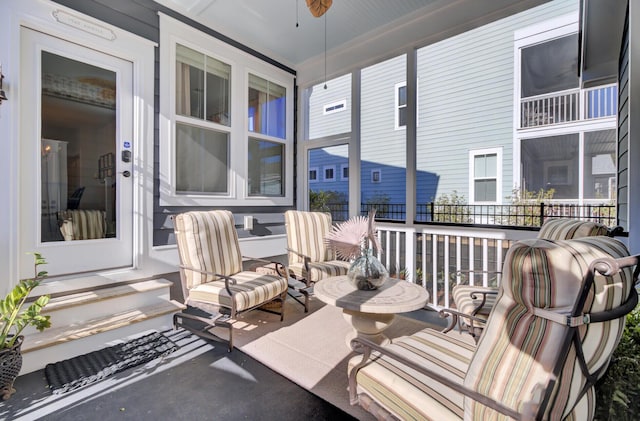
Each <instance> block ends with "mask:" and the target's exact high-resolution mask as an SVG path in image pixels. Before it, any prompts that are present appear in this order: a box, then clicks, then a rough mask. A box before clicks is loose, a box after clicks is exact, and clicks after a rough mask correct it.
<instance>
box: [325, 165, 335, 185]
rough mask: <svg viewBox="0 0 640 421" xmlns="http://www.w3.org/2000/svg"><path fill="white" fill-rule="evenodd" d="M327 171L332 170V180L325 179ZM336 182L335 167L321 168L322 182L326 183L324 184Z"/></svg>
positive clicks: (326, 166)
mask: <svg viewBox="0 0 640 421" xmlns="http://www.w3.org/2000/svg"><path fill="white" fill-rule="evenodd" d="M327 170H332V171H333V177H332V178H327ZM336 180H337V177H336V166H335V165H325V166H324V167H322V181H326V182H330V183H331V182H334V181H336Z"/></svg>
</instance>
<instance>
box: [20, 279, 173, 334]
mask: <svg viewBox="0 0 640 421" xmlns="http://www.w3.org/2000/svg"><path fill="white" fill-rule="evenodd" d="M171 284H172V283H171V282H170V281H168V280H166V279H152V280H145V281H139V282H135V283H130V284H124V285H117V286H113V287H109V288H102V289H95V290H92V291H82V292H77V293H73V294H67V295H64V296H61V297H54V298H52V299H51V300H50V301H49V303H48V304H47V306H46V307H45V308H44V309H43V311H42V313H43V314H47V315H49V316H51V328H52V329H55V328H59V327H65V326H69V325H73V324H76V323H82V322H84V321H85V320H86V319H87V315H90V317H91V318H92V319H97V318H102V317H107V316H110V315H113V313H114V309H128V308H140V307H145V306H148V305H152V304H154V303H157V302H158V301H159V300H160V301H169V288H170V287H171ZM47 330H50V329H47ZM35 332H36V331H35V329H33V328H31V330H28V331H25V333H27V334H31V333H35Z"/></svg>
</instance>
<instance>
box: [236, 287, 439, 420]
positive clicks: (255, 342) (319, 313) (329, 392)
mask: <svg viewBox="0 0 640 421" xmlns="http://www.w3.org/2000/svg"><path fill="white" fill-rule="evenodd" d="M428 326H430V325H429V324H428V323H426V322H422V321H417V320H415V319H411V318H407V317H402V316H398V317H396V319H395V320H394V323H393V324H392V325H391V326H390V327H389V328H388V329H387V330H386V331H385V334H386V335H387V336H388V337H389V338H391V339H393V338H397V337H400V336H403V335H410V334H412V333H415V332H417V331H418V330H421V329H424V328H425V327H428ZM351 332H352V328H351V327H350V325H349V324H348V323H347V321H346V320H345V319H344V317H343V316H342V310H341V309H339V308H336V307H334V306H331V305H325V304H323V303H322V302H320V301H319V300H317V299H315V298H312V299H311V305H310V310H309V313H306V314H305V313H304V309H303V308H302V306H300V305H299V304H297V303H295V302H294V301H293V300H291V299H289V300H287V303H286V307H285V319H284V321H283V322H280V318H279V316H277V315H275V314H270V313H266V312H263V311H251V312H249V313H246V314H244V315H242V316H241V317H239V318H238V320H237V321H236V322H234V335H235V336H234V345H235V346H236V347H238V348H240V349H241V350H242V351H243V352H245V353H246V354H248V355H250V356H251V357H253V358H255V359H256V360H258V361H260V362H261V363H263V364H264V365H266V366H267V367H269V368H271V369H272V370H274V371H276V372H278V373H280V374H282V375H283V376H285V377H287V378H288V379H290V380H291V381H293V382H295V383H297V384H298V385H300V386H302V387H304V388H305V389H307V390H309V391H311V392H312V393H314V394H316V395H318V396H319V397H321V398H322V399H324V400H326V401H327V402H330V403H331V404H333V405H335V406H337V407H338V408H340V409H342V410H343V411H345V412H347V413H349V414H351V415H353V416H354V417H356V418H357V419H360V420H368V419H373V417H372V416H371V415H370V414H369V413H367V412H365V411H364V410H363V409H362V408H360V407H359V406H351V405H350V404H349V394H348V390H347V388H348V379H347V362H348V361H349V359H350V358H351V357H352V356H354V355H356V354H355V353H353V352H352V351H351V349H350V348H349V346H348V345H347V339H346V338H347V335H348V334H350V333H351Z"/></svg>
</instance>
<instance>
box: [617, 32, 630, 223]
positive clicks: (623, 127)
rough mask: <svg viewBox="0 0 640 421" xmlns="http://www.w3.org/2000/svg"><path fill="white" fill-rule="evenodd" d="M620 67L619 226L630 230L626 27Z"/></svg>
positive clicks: (627, 39) (627, 49)
mask: <svg viewBox="0 0 640 421" xmlns="http://www.w3.org/2000/svg"><path fill="white" fill-rule="evenodd" d="M621 47H622V48H621V52H620V59H619V66H618V92H619V94H618V95H619V97H618V224H619V225H621V226H623V227H625V228H626V229H629V219H628V216H629V197H628V194H629V189H628V179H629V170H628V168H629V30H628V21H627V22H626V25H625V31H624V38H623V40H622V46H621Z"/></svg>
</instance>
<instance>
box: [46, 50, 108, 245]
mask: <svg viewBox="0 0 640 421" xmlns="http://www.w3.org/2000/svg"><path fill="white" fill-rule="evenodd" d="M41 76H42V92H41V93H42V95H41V99H42V125H41V128H42V141H41V197H40V199H41V241H43V242H50V241H63V240H68V241H69V240H91V239H98V238H105V237H115V235H116V208H117V203H116V199H117V195H116V188H117V186H116V178H115V163H116V161H115V156H116V73H115V72H113V71H110V70H106V69H102V68H99V67H95V66H92V65H89V64H86V63H82V62H79V61H76V60H72V59H69V58H65V57H62V56H59V55H56V54H52V53H49V52H46V51H43V52H42V75H41Z"/></svg>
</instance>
